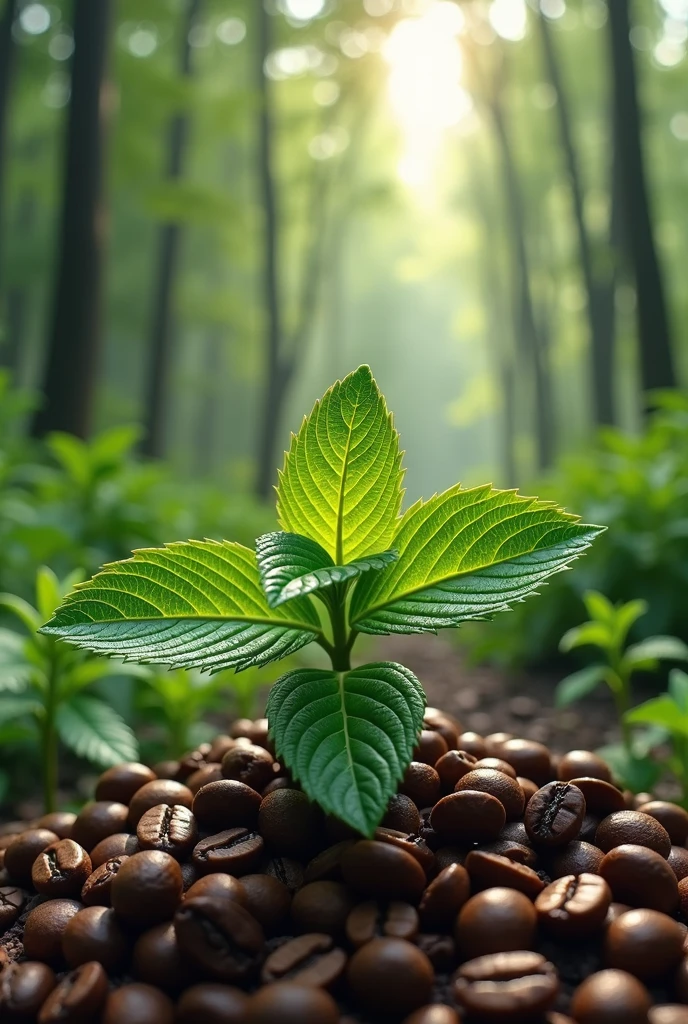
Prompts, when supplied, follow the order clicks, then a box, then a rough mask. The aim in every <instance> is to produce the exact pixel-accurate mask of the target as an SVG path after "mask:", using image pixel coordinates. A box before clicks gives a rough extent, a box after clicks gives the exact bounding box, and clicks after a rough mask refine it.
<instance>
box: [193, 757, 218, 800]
mask: <svg viewBox="0 0 688 1024" xmlns="http://www.w3.org/2000/svg"><path fill="white" fill-rule="evenodd" d="M221 778H222V765H221V764H205V765H203V767H202V768H199V769H198V770H197V771H195V772H194V773H193V775H189V777H188V779H187V780H186V783H185V785H186V786H187V787H188V788H189V789H190V791H191V792H192V793H193V795H194V796H196V793H198V791H199V789H203V787H204V786H207V785H209V784H210V783H211V782H219V781H220V779H221Z"/></svg>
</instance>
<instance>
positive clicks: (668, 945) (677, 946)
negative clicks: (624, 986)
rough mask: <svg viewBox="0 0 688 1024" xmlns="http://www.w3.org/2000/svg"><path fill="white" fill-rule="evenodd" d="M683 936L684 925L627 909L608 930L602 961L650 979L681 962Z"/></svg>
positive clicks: (655, 915) (643, 978)
mask: <svg viewBox="0 0 688 1024" xmlns="http://www.w3.org/2000/svg"><path fill="white" fill-rule="evenodd" d="M684 938H685V930H684V927H683V926H682V925H680V924H679V923H678V921H674V920H673V919H672V918H670V917H668V916H667V915H666V914H660V913H659V911H657V910H647V909H645V908H643V909H642V910H629V911H628V913H626V914H622V916H621V917H619V918H617V920H616V921H613V922H612V924H610V925H609V927H608V929H607V934H606V937H605V941H604V957H605V962H606V964H607V965H608V966H609V967H617V968H619V970H622V971H628V972H629V974H633V975H635V977H636V978H640V979H641V981H653V980H655V979H657V978H659V977H661V976H662V975H663V974H666V973H667V971H670V970H671V969H672V968H673V967H676V966H677V965H678V963H679V962H680V961H681V959H682V957H683V942H684Z"/></svg>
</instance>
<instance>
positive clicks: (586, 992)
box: [571, 970, 652, 1024]
mask: <svg viewBox="0 0 688 1024" xmlns="http://www.w3.org/2000/svg"><path fill="white" fill-rule="evenodd" d="M651 1004H652V1000H651V999H650V993H649V992H648V991H647V989H646V988H645V986H644V985H643V984H641V982H639V981H638V979H637V978H634V977H633V975H632V974H627V973H626V971H615V970H608V971H598V973H597V974H591V975H590V977H589V978H586V979H585V981H584V982H583V983H582V984H581V985H579V986H578V988H577V989H576V991H575V992H574V993H573V998H572V1000H571V1013H572V1014H573V1017H574V1019H575V1020H576V1021H577V1024H617V1022H618V1024H647V1014H648V1010H649V1009H650V1006H651Z"/></svg>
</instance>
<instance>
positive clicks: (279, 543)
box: [256, 532, 397, 608]
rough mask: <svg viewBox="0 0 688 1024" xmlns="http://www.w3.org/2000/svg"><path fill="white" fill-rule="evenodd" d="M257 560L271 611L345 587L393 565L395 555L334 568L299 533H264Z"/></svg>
mask: <svg viewBox="0 0 688 1024" xmlns="http://www.w3.org/2000/svg"><path fill="white" fill-rule="evenodd" d="M256 556H257V559H258V568H259V570H260V579H261V583H262V584H263V590H264V591H265V595H266V597H267V599H268V604H269V605H270V607H271V608H276V607H277V606H278V605H280V604H283V603H284V602H285V601H290V600H292V599H293V598H295V597H303V596H304V595H306V594H311V593H313V592H314V591H318V590H322V589H323V588H324V587H330V586H332V584H333V583H344V582H345V581H346V580H351V579H355V578H356V577H357V576H360V575H361V573H364V572H369V571H370V570H377V571H378V572H379V571H380V570H382V569H384V568H385V567H386V566H388V565H390V564H391V563H392V562H393V561H395V559H396V558H397V553H396V551H382V552H380V554H377V555H368V556H367V557H365V558H360V559H358V560H357V561H356V562H351V563H350V564H349V565H335V564H334V562H333V561H332V559H331V558H330V556H329V555H328V553H327V551H325V549H324V548H323V547H321V546H320V544H318V543H316V541H314V540H311V539H310V538H309V537H302V536H301V535H300V534H298V533H282V532H275V533H265V534H263V536H262V537H259V538H258V540H257V541H256Z"/></svg>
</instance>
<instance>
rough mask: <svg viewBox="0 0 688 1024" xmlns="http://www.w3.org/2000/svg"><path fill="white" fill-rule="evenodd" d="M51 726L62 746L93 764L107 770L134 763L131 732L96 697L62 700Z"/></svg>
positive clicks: (134, 743) (137, 754) (135, 749)
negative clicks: (122, 762) (113, 766)
mask: <svg viewBox="0 0 688 1024" xmlns="http://www.w3.org/2000/svg"><path fill="white" fill-rule="evenodd" d="M55 725H56V727H57V731H58V734H59V737H60V739H61V740H62V742H63V743H64V745H65V746H66V747H69V748H70V750H73V751H74V753H75V754H78V755H79V757H85V758H86V760H88V761H92V762H93V763H94V764H98V765H102V766H103V767H105V768H107V767H109V766H110V765H113V764H119V763H120V762H121V761H138V758H139V750H138V744H137V743H136V737H135V736H134V734H133V732H132V731H131V729H130V728H129V726H128V725H127V724H126V722H125V721H124V719H122V718H120V716H119V715H118V714H117V712H116V711H113V709H112V708H111V707H110V706H109V705H108V704H106V703H105V701H102V700H99V699H98V697H90V696H86V695H84V694H81V695H79V696H74V697H71V698H70V699H69V700H68V701H64V702H63V703H62V704H60V706H59V707H58V709H57V713H56V716H55Z"/></svg>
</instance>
